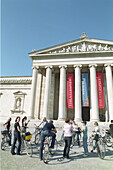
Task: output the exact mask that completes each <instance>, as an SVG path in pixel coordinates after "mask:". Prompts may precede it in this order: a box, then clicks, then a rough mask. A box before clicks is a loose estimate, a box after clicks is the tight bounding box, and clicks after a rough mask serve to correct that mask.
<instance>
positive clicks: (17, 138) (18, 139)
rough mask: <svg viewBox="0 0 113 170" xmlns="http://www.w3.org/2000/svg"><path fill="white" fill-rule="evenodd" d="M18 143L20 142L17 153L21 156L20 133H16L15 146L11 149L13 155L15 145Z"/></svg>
mask: <svg viewBox="0 0 113 170" xmlns="http://www.w3.org/2000/svg"><path fill="white" fill-rule="evenodd" d="M17 141H18V146H17V151H16V153H17V154H20V149H21V136H20V133H16V132H14V140H13V145H12V148H11V153H14V152H15V144H16V142H17Z"/></svg>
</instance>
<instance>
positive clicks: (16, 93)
mask: <svg viewBox="0 0 113 170" xmlns="http://www.w3.org/2000/svg"><path fill="white" fill-rule="evenodd" d="M13 94H14V95H26V93H23V92H22V91H17V92H15V93H13Z"/></svg>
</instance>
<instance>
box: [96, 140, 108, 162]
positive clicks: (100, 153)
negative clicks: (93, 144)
mask: <svg viewBox="0 0 113 170" xmlns="http://www.w3.org/2000/svg"><path fill="white" fill-rule="evenodd" d="M97 152H98V156H99V158H101V159H104V157H105V153H106V149H105V143H104V142H103V141H102V139H100V140H99V141H98V142H97Z"/></svg>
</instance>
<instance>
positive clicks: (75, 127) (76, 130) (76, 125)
mask: <svg viewBox="0 0 113 170" xmlns="http://www.w3.org/2000/svg"><path fill="white" fill-rule="evenodd" d="M76 135H77V143H78V146H79V147H80V140H79V135H80V128H79V127H78V124H76V123H75V121H73V137H74V138H75V136H76Z"/></svg>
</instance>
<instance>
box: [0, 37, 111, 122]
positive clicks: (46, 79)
mask: <svg viewBox="0 0 113 170" xmlns="http://www.w3.org/2000/svg"><path fill="white" fill-rule="evenodd" d="M29 56H30V57H31V59H32V60H33V75H32V77H1V78H0V82H1V92H0V100H1V107H0V108H1V109H0V118H1V119H2V118H3V117H8V116H13V117H15V116H17V115H20V116H21V117H23V116H24V115H26V116H28V117H29V118H30V119H32V120H33V119H35V120H39V119H42V118H43V117H44V116H46V117H47V119H54V120H59V121H62V120H64V119H65V118H66V117H69V118H71V119H74V120H75V121H77V122H81V121H82V120H86V121H90V122H92V121H109V120H111V119H113V112H112V110H113V42H111V41H104V40H97V39H90V38H88V37H87V36H86V35H85V34H82V36H81V37H80V38H79V39H78V40H75V41H71V42H68V43H65V44H61V45H57V46H54V47H50V48H47V49H43V50H39V51H36V50H33V51H32V52H31V53H29ZM96 72H101V73H103V79H104V81H103V89H104V101H105V108H103V109H99V108H98V96H97V84H96ZM67 73H73V74H74V91H73V94H74V108H73V109H69V108H67V107H66V77H67ZM82 73H88V75H89V94H90V97H89V100H90V101H89V103H90V105H89V107H82V96H81V74H82ZM101 116H103V118H101Z"/></svg>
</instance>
